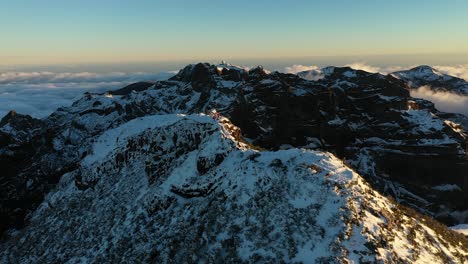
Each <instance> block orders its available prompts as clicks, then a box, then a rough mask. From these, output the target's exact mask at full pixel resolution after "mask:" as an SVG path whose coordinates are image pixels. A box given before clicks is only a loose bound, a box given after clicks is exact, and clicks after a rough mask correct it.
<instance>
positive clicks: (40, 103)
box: [0, 72, 174, 118]
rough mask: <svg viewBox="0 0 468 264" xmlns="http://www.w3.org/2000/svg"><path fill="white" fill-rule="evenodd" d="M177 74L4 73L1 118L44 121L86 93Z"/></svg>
mask: <svg viewBox="0 0 468 264" xmlns="http://www.w3.org/2000/svg"><path fill="white" fill-rule="evenodd" d="M173 74H174V72H163V73H157V74H153V73H143V72H137V73H123V72H112V73H92V72H79V73H54V72H6V73H0V118H2V117H3V116H4V115H5V114H6V113H8V111H10V110H15V111H17V112H18V113H21V114H29V115H32V116H34V117H36V118H43V117H46V116H47V115H49V114H50V113H52V112H53V111H54V110H55V109H57V108H58V107H60V106H67V105H70V104H71V103H72V102H73V101H75V100H76V99H78V98H79V97H81V96H82V94H83V93H84V92H86V91H92V92H104V91H108V90H115V89H119V88H122V87H124V86H126V85H128V84H130V83H133V82H137V81H157V80H162V79H167V78H169V77H170V76H172V75H173Z"/></svg>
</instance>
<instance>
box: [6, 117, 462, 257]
mask: <svg viewBox="0 0 468 264" xmlns="http://www.w3.org/2000/svg"><path fill="white" fill-rule="evenodd" d="M86 153H87V154H86V156H85V157H84V158H83V159H82V160H81V162H80V163H79V166H78V167H77V168H75V169H74V170H71V171H70V172H68V173H66V174H65V175H63V177H62V178H61V180H60V182H59V184H58V185H57V187H56V189H55V190H53V191H51V192H50V193H49V194H48V195H47V197H46V198H45V200H44V201H43V202H42V203H41V205H40V206H39V208H38V209H37V210H36V211H35V212H34V213H33V214H32V215H31V218H30V220H29V221H30V222H29V224H28V225H27V226H26V227H25V228H24V229H22V230H19V231H10V232H8V234H7V236H6V237H5V240H4V241H3V243H1V244H0V252H1V253H0V262H3V263H55V262H59V263H62V262H67V261H68V262H69V263H84V262H96V263H102V262H114V261H118V262H125V261H127V262H156V263H172V262H173V263H221V262H222V263H226V262H231V263H232V262H237V263H243V262H246V263H271V262H288V263H295V262H298V263H299V262H302V263H363V262H371V263H374V262H379V261H382V262H385V263H396V262H398V263H463V262H464V261H467V260H468V259H467V257H468V242H467V240H466V239H464V238H463V237H462V236H461V235H458V234H456V233H455V232H452V231H449V230H448V229H447V228H445V227H443V226H442V225H440V224H438V223H436V222H434V221H433V220H431V219H430V218H428V217H425V216H422V215H419V214H418V213H415V212H413V211H412V210H409V209H407V208H405V207H402V206H400V205H398V204H396V203H395V202H393V201H392V200H389V199H388V198H386V197H383V196H381V195H380V194H378V193H377V192H376V191H374V190H373V189H372V188H371V187H370V186H369V185H368V184H367V183H366V182H365V181H364V180H363V178H362V177H361V176H359V175H358V174H356V173H355V172H354V171H352V170H351V169H349V168H348V167H347V166H345V165H344V164H343V162H342V161H341V160H339V159H338V158H336V157H335V156H334V155H332V154H330V153H327V152H320V151H313V150H304V149H290V150H279V151H261V152H259V151H255V150H252V149H250V147H249V145H248V144H246V143H244V142H243V141H242V138H241V137H240V134H239V130H238V129H237V128H236V127H235V126H233V125H232V124H231V123H230V122H229V120H227V119H226V118H223V117H221V116H220V115H219V114H217V113H214V114H213V115H212V116H206V115H188V116H186V115H180V114H179V115H177V114H169V115H150V116H145V117H141V118H136V119H133V120H130V121H127V122H123V123H122V124H120V125H118V126H116V127H114V128H112V129H109V130H107V131H105V132H104V133H102V134H101V135H100V136H98V137H97V138H95V140H93V143H92V144H91V146H90V147H89V149H87V151H86Z"/></svg>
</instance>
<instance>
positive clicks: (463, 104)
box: [411, 86, 468, 116]
mask: <svg viewBox="0 0 468 264" xmlns="http://www.w3.org/2000/svg"><path fill="white" fill-rule="evenodd" d="M411 96H413V97H416V98H423V99H426V100H429V101H431V102H433V103H434V104H435V106H436V108H437V109H438V110H439V111H443V112H448V113H460V114H464V115H466V116H468V96H462V95H459V94H454V93H449V92H434V91H433V90H431V89H430V88H429V87H427V86H422V87H420V88H419V89H417V90H413V91H412V92H411Z"/></svg>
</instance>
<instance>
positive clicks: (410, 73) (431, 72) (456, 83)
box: [391, 65, 468, 95]
mask: <svg viewBox="0 0 468 264" xmlns="http://www.w3.org/2000/svg"><path fill="white" fill-rule="evenodd" d="M391 76H393V77H396V78H399V79H401V80H404V81H406V82H408V84H409V86H410V87H411V88H413V89H418V88H420V87H422V86H428V87H430V88H431V89H432V90H434V91H447V92H453V93H457V94H462V95H467V94H468V82H467V81H466V80H463V79H461V78H457V77H455V76H451V75H448V74H445V73H441V72H439V71H438V70H436V69H434V68H432V67H430V66H427V65H422V66H418V67H415V68H412V69H410V70H405V71H397V72H394V73H392V74H391Z"/></svg>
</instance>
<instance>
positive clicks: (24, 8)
mask: <svg viewBox="0 0 468 264" xmlns="http://www.w3.org/2000/svg"><path fill="white" fill-rule="evenodd" d="M0 25H1V26H0V36H1V38H0V64H28V63H32V64H34V63H43V64H46V63H62V62H69V63H82V62H90V63H91V62H93V63H94V62H132V61H133V62H137V61H147V62H148V61H158V60H161V61H162V60H165V61H170V60H186V59H193V60H198V59H199V60H210V59H218V58H227V59H255V58H277V59H281V58H293V57H297V58H299V57H305V56H345V55H347V56H366V55H389V54H399V55H402V54H403V55H404V54H413V55H414V54H432V55H440V56H443V55H444V54H452V55H453V54H468V1H467V0H451V1H437V0H412V1H411V0H406V1H403V0H398V1H397V0H394V1H384V0H382V1H379V0H373V1H370V0H369V1H368V0H355V1H351V0H341V1H338V0H335V1H333V0H331V1H323V0H322V1H311V0H309V1H305V0H304V1H302V0H295V1H272V0H270V1H263V0H249V1H246V0H234V1H232V0H228V1H222V0H217V1H206V0H205V1H204V0H199V1H196V0H191V1H188V0H187V1H182V0H172V1H157V0H153V1H150V0H133V1H130V0H129V1H122V0H112V1H110V0H80V1H75V0H68V1H65V0H61V1H59V0H42V1H39V0H28V1H26V0H11V1H8V0H2V1H1V2H0Z"/></svg>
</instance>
